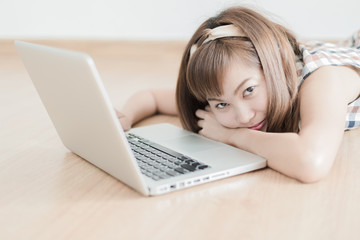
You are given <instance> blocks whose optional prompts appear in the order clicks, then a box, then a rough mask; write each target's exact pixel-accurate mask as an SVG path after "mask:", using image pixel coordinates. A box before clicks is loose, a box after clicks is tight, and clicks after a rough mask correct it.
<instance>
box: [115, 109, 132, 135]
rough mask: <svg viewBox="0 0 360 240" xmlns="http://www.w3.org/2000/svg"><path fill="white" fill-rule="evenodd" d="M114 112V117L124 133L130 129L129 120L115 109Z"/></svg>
mask: <svg viewBox="0 0 360 240" xmlns="http://www.w3.org/2000/svg"><path fill="white" fill-rule="evenodd" d="M115 112H116V116H117V118H118V119H119V121H120V124H121V126H122V128H123V129H124V131H127V130H129V129H130V128H131V120H130V119H129V118H128V117H127V116H126V115H125V114H123V113H121V112H119V111H118V110H116V109H115Z"/></svg>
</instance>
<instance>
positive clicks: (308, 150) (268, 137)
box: [229, 129, 336, 182]
mask: <svg viewBox="0 0 360 240" xmlns="http://www.w3.org/2000/svg"><path fill="white" fill-rule="evenodd" d="M308 142H309V141H305V140H304V139H302V138H301V136H300V135H299V134H297V133H267V132H261V131H254V130H249V129H236V130H234V132H233V134H231V136H230V138H229V143H230V144H231V145H233V146H235V147H238V148H241V149H243V150H246V151H249V152H252V153H255V154H257V155H260V156H262V157H264V158H266V159H267V161H268V166H269V167H270V168H272V169H274V170H276V171H279V172H281V173H283V174H285V175H287V176H289V177H292V178H295V179H297V180H300V181H302V182H314V181H317V180H319V178H321V177H323V176H324V175H326V173H327V172H328V170H329V168H330V167H331V164H328V163H329V162H331V163H332V161H333V159H331V158H334V157H335V155H336V151H333V150H329V149H326V146H322V145H321V144H316V143H315V144H306V143H308ZM314 142H316V141H313V143H314Z"/></svg>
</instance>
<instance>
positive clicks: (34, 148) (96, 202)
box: [0, 40, 360, 240]
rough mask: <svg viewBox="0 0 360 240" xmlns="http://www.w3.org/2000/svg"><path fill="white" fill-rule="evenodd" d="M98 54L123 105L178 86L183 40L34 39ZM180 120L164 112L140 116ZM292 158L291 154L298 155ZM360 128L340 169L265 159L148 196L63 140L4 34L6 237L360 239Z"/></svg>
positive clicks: (1, 210)
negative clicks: (281, 169) (276, 167)
mask: <svg viewBox="0 0 360 240" xmlns="http://www.w3.org/2000/svg"><path fill="white" fill-rule="evenodd" d="M33 42H42V43H46V44H49V45H52V46H60V47H64V48H68V49H74V50H80V51H85V52H88V53H89V54H90V55H92V56H93V58H94V60H95V62H96V64H97V67H98V69H99V72H100V75H101V77H102V78H103V81H104V83H105V87H106V89H107V91H108V93H109V95H110V98H111V100H112V101H113V103H114V106H121V104H122V102H123V101H124V99H126V98H127V97H128V96H129V95H130V94H131V93H133V92H134V91H137V90H140V89H143V88H149V87H172V86H175V83H176V78H177V71H178V67H179V64H180V58H181V55H182V51H183V48H184V46H185V44H184V43H183V42H106V41H103V42H95V41H61V42H60V41H46V42H45V41H33ZM156 122H171V123H174V124H177V125H179V120H178V119H177V118H175V117H166V116H156V117H153V118H150V119H147V120H145V121H143V122H141V123H140V125H144V124H152V123H156ZM289 161H291V159H289ZM359 226H360V129H359V130H354V131H350V132H346V133H345V134H344V139H343V142H342V146H341V149H340V151H339V153H338V156H337V159H336V161H335V164H334V166H333V168H332V171H331V172H330V174H329V175H328V176H327V177H326V178H325V179H324V180H322V181H321V182H319V183H315V184H301V183H299V182H297V181H295V180H293V179H290V178H287V177H285V176H283V175H281V174H279V173H277V172H275V171H273V170H271V169H263V170H259V171H256V172H252V173H247V174H243V175H239V176H236V177H232V178H229V179H225V180H220V181H217V182H213V183H209V184H205V185H202V186H198V187H193V188H189V189H186V190H182V191H178V192H175V193H171V194H167V195H164V196H159V197H143V196H142V195H140V194H138V193H137V192H135V191H133V190H132V189H130V188H128V187H127V186H126V185H124V184H123V183H121V182H119V181H117V180H116V179H114V178H113V177H111V176H109V175H107V174H106V173H104V172H102V171H100V170H99V169H97V168H96V167H94V166H93V165H91V164H89V163H87V162H86V161H84V160H82V159H80V158H79V157H77V156H76V155H74V154H73V153H71V152H70V151H69V150H67V149H66V148H65V147H64V146H63V145H62V143H61V141H60V139H59V137H58V136H57V134H56V132H55V129H54V127H53V125H52V123H51V122H50V120H49V118H48V116H47V114H46V111H45V110H44V107H43V106H42V104H41V102H40V100H39V97H38V96H37V93H36V92H35V89H34V87H33V85H32V83H31V81H30V79H29V77H28V75H27V73H26V71H25V68H24V66H23V65H22V63H21V61H20V59H19V57H18V56H17V54H16V52H15V49H14V47H13V43H12V41H5V40H2V41H0V239H87V240H88V239H261V240H263V239H276V240H278V239H292V240H294V239H316V240H320V239H327V240H328V239H347V240H348V239H359V236H360V235H359V234H360V233H359Z"/></svg>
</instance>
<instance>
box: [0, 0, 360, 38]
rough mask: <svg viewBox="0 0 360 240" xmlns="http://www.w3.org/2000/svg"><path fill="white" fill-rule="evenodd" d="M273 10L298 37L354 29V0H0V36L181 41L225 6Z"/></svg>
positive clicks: (359, 18)
mask: <svg viewBox="0 0 360 240" xmlns="http://www.w3.org/2000/svg"><path fill="white" fill-rule="evenodd" d="M239 4H252V6H256V7H258V8H260V9H266V10H267V11H269V12H272V13H274V14H276V15H277V16H278V17H279V18H280V19H282V20H280V22H281V23H283V24H285V25H286V26H288V27H290V28H291V29H293V30H294V32H295V33H296V34H297V35H298V36H300V37H302V38H320V39H339V38H344V37H347V36H348V35H350V34H351V33H352V32H354V31H355V30H357V29H358V28H360V14H359V12H360V1H359V0H342V1H337V0H295V1H293V0H228V1H226V0H173V1H172V0H0V38H70V39H137V40H144V39H145V40H187V39H189V38H190V36H191V34H192V33H193V31H194V30H195V29H196V28H197V26H198V25H199V24H200V23H201V22H202V21H204V20H205V19H207V18H208V17H210V16H213V15H214V14H216V13H218V12H219V11H220V10H221V9H224V8H226V7H228V6H232V5H239Z"/></svg>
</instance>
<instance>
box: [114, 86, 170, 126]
mask: <svg viewBox="0 0 360 240" xmlns="http://www.w3.org/2000/svg"><path fill="white" fill-rule="evenodd" d="M156 113H162V114H168V115H176V114H177V110H176V100H175V89H156V90H144V91H140V92H137V93H135V94H134V95H132V96H131V97H130V98H129V99H128V100H127V101H126V102H125V104H124V105H123V107H122V108H121V110H120V111H118V110H116V114H117V116H118V118H119V120H120V122H121V125H122V127H123V128H124V130H128V129H130V128H131V126H132V125H133V124H135V123H136V122H138V121H140V120H142V119H144V118H146V117H149V116H152V115H154V114H156Z"/></svg>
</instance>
